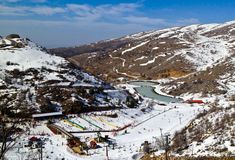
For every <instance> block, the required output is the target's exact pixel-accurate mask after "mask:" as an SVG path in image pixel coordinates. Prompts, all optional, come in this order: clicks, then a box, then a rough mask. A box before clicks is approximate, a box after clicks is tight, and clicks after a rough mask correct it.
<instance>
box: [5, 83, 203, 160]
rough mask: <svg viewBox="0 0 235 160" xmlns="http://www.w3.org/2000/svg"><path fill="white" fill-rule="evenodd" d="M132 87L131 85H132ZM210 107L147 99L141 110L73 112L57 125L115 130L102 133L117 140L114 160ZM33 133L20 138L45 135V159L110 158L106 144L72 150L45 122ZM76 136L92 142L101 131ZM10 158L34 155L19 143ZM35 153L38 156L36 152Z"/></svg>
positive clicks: (133, 154)
mask: <svg viewBox="0 0 235 160" xmlns="http://www.w3.org/2000/svg"><path fill="white" fill-rule="evenodd" d="M129 87H130V86H129ZM205 109H207V107H206V106H204V105H189V104H184V103H170V104H168V105H166V106H162V105H158V104H157V103H156V102H155V101H153V100H151V99H148V98H145V99H144V101H143V103H142V104H141V105H140V107H139V108H137V109H123V110H118V111H105V112H94V113H89V114H81V115H79V116H77V115H70V116H69V118H68V119H66V120H65V119H63V120H59V121H57V122H56V125H58V126H61V127H62V128H64V129H65V130H67V131H74V132H76V131H79V132H80V131H86V130H88V131H92V130H110V131H111V132H108V133H107V132H106V133H102V132H101V135H102V136H104V135H109V137H110V138H112V139H113V140H114V141H116V144H117V145H116V146H115V147H114V149H113V148H112V146H111V147H109V148H108V150H109V157H110V159H116V160H119V159H135V158H136V157H138V155H139V154H141V152H140V148H141V144H142V143H143V142H144V141H148V142H150V143H154V142H155V138H161V134H163V135H164V134H166V133H169V134H170V135H171V136H173V134H174V133H175V132H176V131H177V130H180V129H182V128H183V127H184V126H186V125H187V124H188V123H189V122H190V121H191V120H192V119H193V118H194V117H195V116H196V115H197V114H198V113H199V112H202V111H203V110H205ZM110 114H117V115H118V117H117V118H111V117H108V116H105V115H110ZM67 121H70V122H73V123H76V124H78V125H79V126H82V127H83V128H85V129H81V128H80V127H78V126H76V125H72V124H71V123H68V122H67ZM129 124H130V127H128V128H126V129H125V130H122V131H120V132H116V133H115V134H114V132H112V130H114V129H118V128H121V127H124V126H126V125H129ZM30 134H32V135H25V136H23V137H21V138H20V140H19V141H21V142H22V141H26V140H27V139H29V138H30V137H32V136H37V137H41V134H45V135H46V136H43V138H44V139H47V140H46V144H45V148H44V149H43V152H44V154H43V155H44V158H47V159H53V160H54V159H62V158H65V159H66V160H80V159H81V160H84V159H97V160H102V159H105V158H106V151H105V147H104V146H105V145H107V144H99V145H100V146H101V148H98V149H93V150H89V156H80V155H76V154H74V153H72V152H71V151H70V150H69V148H68V146H67V145H66V139H65V138H63V137H62V136H60V135H54V134H53V133H52V132H51V131H50V130H49V129H48V128H47V127H46V125H45V123H42V124H41V125H39V126H38V127H36V128H32V129H31V131H30ZM74 135H75V136H77V137H80V138H81V140H83V141H86V142H87V143H89V140H91V139H92V138H94V137H96V136H97V133H74ZM8 155H9V158H10V157H11V156H12V155H14V156H15V157H20V156H24V157H27V155H30V156H32V155H33V154H31V150H28V149H27V148H24V149H22V148H20V149H19V146H18V147H17V146H16V148H15V149H14V150H11V151H10V152H9V153H8ZM34 155H38V153H36V151H35V154H34Z"/></svg>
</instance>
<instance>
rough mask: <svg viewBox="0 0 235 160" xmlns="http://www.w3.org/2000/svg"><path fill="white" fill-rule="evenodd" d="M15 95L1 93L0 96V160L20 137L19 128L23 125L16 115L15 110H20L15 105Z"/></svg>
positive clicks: (17, 105)
mask: <svg viewBox="0 0 235 160" xmlns="http://www.w3.org/2000/svg"><path fill="white" fill-rule="evenodd" d="M14 97H16V94H12V93H4V94H3V93H2V94H1V95H0V160H3V159H4V157H5V154H6V153H7V152H8V151H9V150H10V149H12V148H13V147H14V146H15V144H16V140H17V138H18V137H19V136H20V135H21V133H22V130H21V129H20V126H21V125H22V124H23V123H22V122H24V120H22V119H21V118H20V117H18V115H20V114H19V113H20V112H22V111H19V112H16V111H17V108H22V107H21V106H20V105H19V103H16V99H14Z"/></svg>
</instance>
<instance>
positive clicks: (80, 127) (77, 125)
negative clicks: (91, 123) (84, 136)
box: [64, 120, 86, 131]
mask: <svg viewBox="0 0 235 160" xmlns="http://www.w3.org/2000/svg"><path fill="white" fill-rule="evenodd" d="M64 122H66V123H68V124H69V125H72V126H75V127H77V128H78V129H80V130H82V131H84V130H85V129H86V128H85V127H83V126H81V125H79V124H77V123H75V122H73V121H71V120H64Z"/></svg>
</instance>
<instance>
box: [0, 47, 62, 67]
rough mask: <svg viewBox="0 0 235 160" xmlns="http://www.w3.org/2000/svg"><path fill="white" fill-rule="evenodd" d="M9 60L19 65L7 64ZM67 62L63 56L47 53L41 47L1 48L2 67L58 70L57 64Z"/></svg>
mask: <svg viewBox="0 0 235 160" xmlns="http://www.w3.org/2000/svg"><path fill="white" fill-rule="evenodd" d="M7 62H12V63H16V64H17V65H7ZM61 63H66V61H65V60H64V59H63V58H60V57H57V56H53V55H49V54H45V52H43V51H41V50H40V49H39V48H36V47H30V46H27V47H26V48H20V49H14V50H0V67H1V68H2V69H6V70H13V69H19V70H27V69H29V68H42V67H46V68H49V69H52V70H57V69H58V68H57V65H59V64H61Z"/></svg>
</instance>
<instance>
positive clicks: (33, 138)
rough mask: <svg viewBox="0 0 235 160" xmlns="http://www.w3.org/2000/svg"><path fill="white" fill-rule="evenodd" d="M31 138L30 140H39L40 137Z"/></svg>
mask: <svg viewBox="0 0 235 160" xmlns="http://www.w3.org/2000/svg"><path fill="white" fill-rule="evenodd" d="M29 140H30V141H38V140H39V138H37V137H31V138H29Z"/></svg>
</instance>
